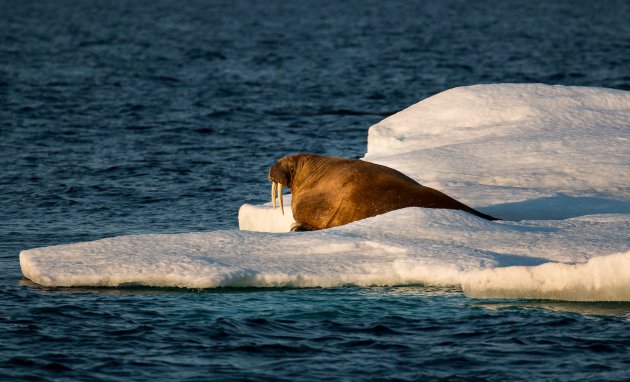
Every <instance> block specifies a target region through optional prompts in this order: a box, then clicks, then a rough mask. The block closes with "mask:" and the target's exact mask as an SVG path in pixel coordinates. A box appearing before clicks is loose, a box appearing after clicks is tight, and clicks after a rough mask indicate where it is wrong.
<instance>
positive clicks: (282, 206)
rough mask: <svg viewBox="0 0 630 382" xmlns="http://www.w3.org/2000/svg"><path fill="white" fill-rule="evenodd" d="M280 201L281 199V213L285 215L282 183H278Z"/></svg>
mask: <svg viewBox="0 0 630 382" xmlns="http://www.w3.org/2000/svg"><path fill="white" fill-rule="evenodd" d="M278 199H280V211H282V215H284V202H283V200H282V183H278Z"/></svg>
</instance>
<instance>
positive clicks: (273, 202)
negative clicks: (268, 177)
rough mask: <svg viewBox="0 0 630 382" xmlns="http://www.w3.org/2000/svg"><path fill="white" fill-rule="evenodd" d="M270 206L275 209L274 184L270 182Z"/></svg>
mask: <svg viewBox="0 0 630 382" xmlns="http://www.w3.org/2000/svg"><path fill="white" fill-rule="evenodd" d="M271 204H273V208H276V182H271Z"/></svg>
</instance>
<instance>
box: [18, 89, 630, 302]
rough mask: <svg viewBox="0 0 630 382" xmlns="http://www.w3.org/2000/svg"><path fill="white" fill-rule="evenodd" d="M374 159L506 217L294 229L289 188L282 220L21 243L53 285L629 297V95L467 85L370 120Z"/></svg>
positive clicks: (419, 217) (413, 216)
mask: <svg viewBox="0 0 630 382" xmlns="http://www.w3.org/2000/svg"><path fill="white" fill-rule="evenodd" d="M364 159H365V160H369V161H373V162H377V163H381V164H384V165H387V166H390V167H394V168H396V169H398V170H400V171H402V172H404V173H406V174H408V175H410V176H411V177H413V178H414V179H416V180H418V181H419V182H420V183H422V184H425V185H428V186H431V187H434V188H437V189H439V190H441V191H444V192H446V193H447V194H449V195H451V196H453V197H455V198H456V199H459V200H461V201H463V202H465V203H467V204H469V205H471V206H474V207H476V208H478V209H480V210H481V211H483V212H486V213H490V214H492V215H495V216H497V217H501V218H503V219H507V220H504V221H499V222H488V221H485V220H483V219H479V218H477V217H474V216H472V215H469V214H466V213H464V212H460V211H450V210H432V209H421V208H407V209H403V210H399V211H393V212H390V213H388V214H385V215H381V216H377V217H374V218H370V219H365V220H363V221H359V222H355V223H352V224H349V225H346V226H343V227H337V228H334V229H330V230H325V231H318V232H305V233H291V234H287V233H284V232H287V231H288V230H289V228H290V226H291V224H292V222H293V219H292V215H291V213H290V195H285V215H284V216H283V215H282V214H281V213H280V210H279V209H275V210H274V209H273V208H272V207H271V206H270V205H269V204H266V205H262V206H251V205H244V206H242V207H241V209H240V211H239V224H240V227H241V229H242V230H241V231H215V232H200V233H186V234H175V235H139V236H123V237H116V238H110V239H103V240H98V241H94V242H86V243H77V244H70V245H63V246H55V247H47V248H36V249H31V250H26V251H23V252H22V253H21V254H20V263H21V266H22V272H23V273H24V275H25V276H26V277H28V278H30V279H31V280H33V281H34V282H36V283H39V284H42V285H49V286H79V285H81V286H86V285H92V286H120V285H130V284H131V285H151V286H177V287H189V288H208V287H217V286H260V287H269V286H290V287H310V286H322V287H330V286H341V285H346V284H355V285H397V284H410V283H414V284H415V283H424V284H435V285H459V286H461V287H462V288H463V290H464V292H465V293H466V294H467V295H469V296H473V297H509V298H511V297H515V298H551V299H563V300H624V301H630V239H629V237H628V233H629V232H630V93H628V92H624V91H617V90H608V89H597V88H583V87H562V86H546V85H515V84H503V85H477V86H470V87H463V88H456V89H452V90H449V91H446V92H443V93H440V94H438V95H436V96H433V97H430V98H428V99H426V100H424V101H422V102H419V103H418V104H415V105H413V106H411V107H409V108H407V109H405V110H403V111H401V112H400V113H397V114H395V115H393V116H391V117H389V118H387V119H385V120H383V121H381V122H380V123H378V124H376V125H374V126H372V127H371V128H370V130H369V136H368V152H367V154H366V156H365V158H364ZM512 220H518V221H512ZM255 231H262V232H255ZM272 232H276V233H272Z"/></svg>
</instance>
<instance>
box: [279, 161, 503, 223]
mask: <svg viewBox="0 0 630 382" xmlns="http://www.w3.org/2000/svg"><path fill="white" fill-rule="evenodd" d="M269 180H270V181H271V182H272V187H271V200H272V202H273V206H274V208H275V206H276V190H277V192H278V198H279V199H280V208H281V210H282V213H283V214H284V206H283V205H282V187H283V186H284V185H286V186H287V187H289V188H290V189H291V194H292V202H291V210H292V211H293V218H294V219H295V221H296V224H294V225H293V227H292V228H291V231H312V230H318V229H324V228H331V227H336V226H339V225H343V224H348V223H351V222H353V221H357V220H361V219H365V218H368V217H371V216H376V215H380V214H384V213H386V212H389V211H393V210H397V209H400V208H405V207H413V206H415V207H425V208H448V209H453V210H462V211H466V212H468V213H471V214H473V215H475V216H479V217H481V218H484V219H487V220H497V219H495V218H493V217H492V216H489V215H486V214H483V213H481V212H479V211H476V210H474V209H472V208H470V207H468V206H467V205H465V204H463V203H461V202H458V201H457V200H455V199H453V198H451V197H450V196H448V195H446V194H444V193H442V192H440V191H437V190H434V189H432V188H429V187H425V186H423V185H421V184H419V183H418V182H416V181H415V180H413V179H411V178H410V177H408V176H407V175H405V174H403V173H401V172H399V171H396V170H394V169H392V168H389V167H385V166H381V165H379V164H375V163H370V162H366V161H362V160H356V159H345V158H335V157H328V156H321V155H315V154H298V155H291V156H287V157H284V158H282V159H280V160H279V161H277V162H276V163H275V164H274V165H273V166H271V168H270V169H269Z"/></svg>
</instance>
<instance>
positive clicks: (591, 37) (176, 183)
mask: <svg viewBox="0 0 630 382" xmlns="http://www.w3.org/2000/svg"><path fill="white" fill-rule="evenodd" d="M0 9H2V12H0V379H3V380H11V381H15V380H46V381H53V380H54V381H62V380H73V381H74V380H83V381H116V380H124V381H146V380H186V381H197V380H282V381H296V380H348V381H350V380H352V381H354V380H399V381H406V380H409V381H411V380H441V379H446V380H455V379H464V380H471V379H474V380H496V381H504V380H554V381H559V380H567V381H570V380H576V381H577V380H580V381H581V380H598V381H603V380H628V379H630V330H629V329H630V304H621V303H566V302H545V301H520V300H475V299H470V298H466V297H465V296H464V295H463V293H462V291H461V290H458V289H453V288H433V287H424V286H421V285H415V286H399V287H391V288H358V287H353V286H347V287H343V288H335V289H321V288H314V289H269V288H261V289H212V290H179V289H159V288H121V289H97V288H92V289H81V288H74V289H63V288H54V289H51V288H42V287H39V286H37V285H35V284H33V283H31V282H30V281H28V280H27V279H25V278H23V277H22V274H21V271H20V266H19V262H18V253H19V252H20V251H21V250H24V249H29V248H35V247H41V246H49V245H55V244H64V243H73V242H79V241H87V240H94V239H99V238H104V237H112V236H119V235H126V234H139V233H175V232H192V231H210V230H218V229H237V227H238V222H237V211H238V208H239V206H240V205H242V204H244V203H250V204H260V203H264V202H267V201H268V194H269V183H268V182H267V180H266V177H267V169H268V167H269V166H270V165H271V164H272V163H273V162H274V161H275V160H276V159H278V158H280V157H282V156H284V155H287V154H292V153H296V152H314V153H319V154H326V155H337V156H344V157H361V156H363V154H364V153H365V151H366V141H367V129H368V127H369V126H370V125H372V124H374V123H376V122H378V121H380V120H381V119H383V118H384V117H386V116H388V115H391V114H393V113H395V112H397V111H399V110H401V109H403V108H405V107H407V106H409V105H411V104H413V103H415V102H417V101H419V100H421V99H423V98H426V97H428V96H430V95H433V94H436V93H438V92H440V91H443V90H446V89H449V88H452V87H455V86H461V85H470V84H477V83H506V82H542V83H547V84H562V85H584V86H599V87H608V88H615V89H624V90H630V66H629V64H628V63H629V62H630V23H629V22H628V20H629V19H630V3H629V2H627V1H622V0H620V1H597V2H595V1H568V0H567V1H554V2H547V1H499V0H488V1H475V2H473V3H471V2H469V1H455V0H448V1H437V0H436V1H387V2H385V1H359V0H356V1H342V2H339V1H318V2H309V1H303V0H296V1H275V0H272V1H265V2H255V1H187V2H176V1H162V0H160V1H133V2H131V1H123V0H117V1H96V0H88V1H79V0H76V1H69V0H60V1H38V0H33V1H18V0H0Z"/></svg>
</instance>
